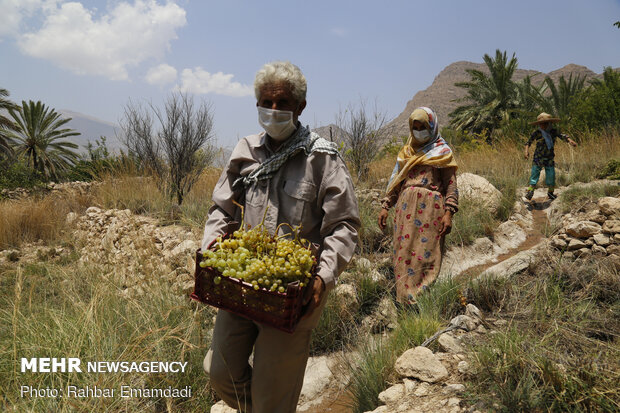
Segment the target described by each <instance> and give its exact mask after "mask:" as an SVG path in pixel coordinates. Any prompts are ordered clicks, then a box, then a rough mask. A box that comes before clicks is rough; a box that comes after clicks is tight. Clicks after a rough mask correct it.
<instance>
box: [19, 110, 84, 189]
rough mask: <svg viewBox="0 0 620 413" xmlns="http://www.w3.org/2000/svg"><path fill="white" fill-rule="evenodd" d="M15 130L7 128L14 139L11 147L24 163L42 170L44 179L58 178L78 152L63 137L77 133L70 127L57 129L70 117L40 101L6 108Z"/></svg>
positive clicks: (74, 159) (75, 146)
mask: <svg viewBox="0 0 620 413" xmlns="http://www.w3.org/2000/svg"><path fill="white" fill-rule="evenodd" d="M9 114H10V115H11V117H12V118H13V120H14V123H15V129H14V130H13V131H8V137H9V139H12V140H13V141H14V142H15V145H14V150H15V153H16V155H17V156H18V157H23V158H24V159H25V160H26V162H27V164H28V165H29V166H30V167H32V168H34V169H36V170H37V171H39V172H41V173H42V174H43V175H44V176H45V177H46V178H47V179H51V178H58V176H59V173H60V172H62V171H64V170H66V169H67V168H68V167H69V166H70V165H71V164H73V163H74V162H75V161H76V160H77V158H78V154H77V153H75V152H73V151H72V150H71V149H77V148H78V145H76V144H75V143H72V142H69V141H66V140H62V139H66V138H68V137H70V136H77V135H79V134H80V133H79V132H76V131H74V130H73V129H60V128H61V127H62V126H63V125H64V124H66V123H67V122H69V121H70V120H71V119H70V118H69V119H62V118H61V117H60V114H59V113H57V112H56V111H55V110H54V109H51V110H50V109H49V108H47V107H46V106H45V105H44V104H42V103H41V102H40V101H39V102H36V103H35V102H33V101H29V102H28V103H26V102H25V101H22V105H21V106H20V107H17V109H16V110H15V109H9Z"/></svg>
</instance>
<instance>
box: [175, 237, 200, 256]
mask: <svg viewBox="0 0 620 413" xmlns="http://www.w3.org/2000/svg"><path fill="white" fill-rule="evenodd" d="M198 246H199V245H198V243H197V242H196V241H192V240H190V239H186V240H185V241H183V242H181V243H180V244H179V245H177V246H176V247H174V248H173V249H172V255H173V256H175V255H181V254H191V255H192V256H194V255H195V252H196V250H197V249H198Z"/></svg>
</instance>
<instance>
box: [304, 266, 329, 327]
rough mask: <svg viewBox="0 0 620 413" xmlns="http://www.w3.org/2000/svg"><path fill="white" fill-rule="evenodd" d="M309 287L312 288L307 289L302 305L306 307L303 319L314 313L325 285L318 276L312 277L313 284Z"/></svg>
mask: <svg viewBox="0 0 620 413" xmlns="http://www.w3.org/2000/svg"><path fill="white" fill-rule="evenodd" d="M311 287H312V288H309V289H308V290H309V291H308V293H307V294H306V297H304V305H305V306H306V311H305V313H304V315H303V316H304V317H309V316H310V314H312V313H313V312H314V309H315V308H317V307H318V306H319V304H320V302H321V298H322V296H323V293H324V292H325V283H324V282H323V279H322V278H321V277H319V276H318V275H317V276H315V277H314V283H313V284H312V286H311Z"/></svg>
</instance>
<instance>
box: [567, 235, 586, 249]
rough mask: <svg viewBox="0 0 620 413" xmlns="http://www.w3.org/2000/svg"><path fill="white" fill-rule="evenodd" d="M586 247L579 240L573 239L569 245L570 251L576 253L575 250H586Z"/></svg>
mask: <svg viewBox="0 0 620 413" xmlns="http://www.w3.org/2000/svg"><path fill="white" fill-rule="evenodd" d="M585 247H586V243H585V242H583V241H582V240H580V239H577V238H573V239H571V240H570V242H569V243H568V250H569V251H575V250H578V249H581V248H585Z"/></svg>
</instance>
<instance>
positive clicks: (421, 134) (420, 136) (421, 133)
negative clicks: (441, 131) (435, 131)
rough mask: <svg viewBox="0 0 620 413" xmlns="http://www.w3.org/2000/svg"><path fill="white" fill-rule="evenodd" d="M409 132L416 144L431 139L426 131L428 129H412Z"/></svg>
mask: <svg viewBox="0 0 620 413" xmlns="http://www.w3.org/2000/svg"><path fill="white" fill-rule="evenodd" d="M411 132H413V137H414V138H415V140H416V141H417V142H418V143H426V142H428V140H429V139H430V138H431V133H430V132H429V131H428V129H423V130H415V129H414V130H412V131H411Z"/></svg>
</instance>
